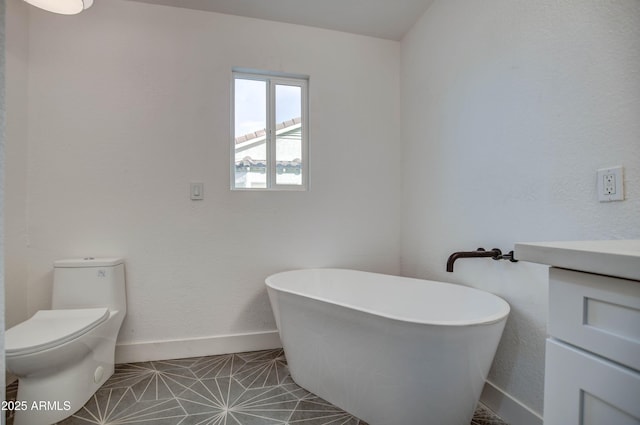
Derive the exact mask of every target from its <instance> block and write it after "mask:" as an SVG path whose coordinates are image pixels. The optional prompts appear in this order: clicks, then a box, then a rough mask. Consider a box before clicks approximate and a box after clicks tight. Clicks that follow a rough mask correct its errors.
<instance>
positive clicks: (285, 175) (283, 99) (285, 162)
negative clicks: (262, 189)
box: [276, 84, 302, 185]
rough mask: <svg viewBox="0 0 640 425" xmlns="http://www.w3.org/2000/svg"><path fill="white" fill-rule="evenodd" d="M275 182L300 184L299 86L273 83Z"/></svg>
mask: <svg viewBox="0 0 640 425" xmlns="http://www.w3.org/2000/svg"><path fill="white" fill-rule="evenodd" d="M276 184H292V185H302V89H301V88H300V87H298V86H286V85H280V84H278V85H276Z"/></svg>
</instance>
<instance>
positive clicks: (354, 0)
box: [133, 0, 433, 41]
mask: <svg viewBox="0 0 640 425" xmlns="http://www.w3.org/2000/svg"><path fill="white" fill-rule="evenodd" d="M133 1H138V2H142V3H152V4H160V5H165V6H173V7H183V8H187V9H196V10H206V11H210V12H218V13H225V14H228V15H238V16H246V17H249V18H257V19H266V20H269V21H278V22H287V23H290V24H298V25H307V26H311V27H318V28H325V29H330V30H336V31H344V32H350V33H354V34H361V35H367V36H371V37H378V38H385V39H389V40H397V41H400V40H401V39H402V37H404V35H405V34H406V33H407V32H408V31H409V29H410V28H411V27H412V26H413V24H414V23H415V22H416V21H417V20H418V18H420V16H422V14H423V13H424V11H425V10H427V8H428V7H429V6H430V5H431V3H432V2H433V0H133Z"/></svg>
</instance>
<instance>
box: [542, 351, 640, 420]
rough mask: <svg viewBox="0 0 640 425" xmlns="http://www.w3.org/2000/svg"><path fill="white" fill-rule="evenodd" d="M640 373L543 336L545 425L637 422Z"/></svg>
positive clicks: (638, 418)
mask: <svg viewBox="0 0 640 425" xmlns="http://www.w3.org/2000/svg"><path fill="white" fill-rule="evenodd" d="M639 401H640V373H638V372H636V371H633V370H631V369H628V368H626V367H624V366H620V365H618V364H615V363H612V362H610V361H607V360H605V359H603V358H601V357H598V356H595V355H593V354H589V353H586V352H584V351H582V350H578V349H576V348H574V347H572V346H570V345H568V344H564V343H563V342H560V341H556V340H554V339H551V338H550V339H547V346H546V370H545V387H544V424H545V425H640V403H639Z"/></svg>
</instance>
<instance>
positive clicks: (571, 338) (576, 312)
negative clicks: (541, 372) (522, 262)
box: [548, 268, 640, 400]
mask: <svg viewBox="0 0 640 425" xmlns="http://www.w3.org/2000/svg"><path fill="white" fill-rule="evenodd" d="M548 332H549V335H550V336H552V337H554V338H556V339H561V340H563V341H566V342H568V343H570V344H573V345H575V346H577V347H581V348H584V349H585V350H587V351H591V352H592V353H595V354H598V355H600V356H602V357H605V358H608V359H611V360H613V361H615V362H618V363H620V364H623V365H625V366H628V367H630V368H632V369H635V370H637V371H640V282H638V281H633V280H626V279H618V278H615V277H609V276H600V275H595V274H590V273H581V272H576V271H570V270H563V269H558V268H551V269H550V270H549V326H548ZM639 400H640V398H639Z"/></svg>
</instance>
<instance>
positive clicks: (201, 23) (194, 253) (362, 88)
mask: <svg viewBox="0 0 640 425" xmlns="http://www.w3.org/2000/svg"><path fill="white" fill-rule="evenodd" d="M29 17H30V26H29V28H30V29H29V64H28V65H29V75H28V100H29V102H28V116H29V121H28V136H29V144H28V161H29V167H28V189H29V190H28V199H27V205H28V211H29V215H28V227H29V247H28V281H27V285H28V294H29V297H28V304H29V306H28V310H29V313H33V312H35V311H36V310H37V309H41V308H47V307H48V306H49V299H50V294H51V280H52V274H51V267H52V263H53V261H54V260H56V259H59V258H65V257H77V256H88V255H91V256H114V255H121V256H124V257H125V258H126V270H127V273H126V276H127V296H128V305H129V311H128V315H127V318H126V320H125V322H124V325H123V328H122V330H121V332H120V339H119V343H120V344H121V349H122V347H126V349H127V350H126V353H127V355H126V356H120V357H119V359H120V360H131V359H137V360H139V359H140V357H141V356H144V355H149V356H157V357H162V356H164V355H172V356H187V355H194V354H197V350H198V349H197V347H200V348H202V347H203V346H202V344H201V343H202V342H203V340H204V341H205V342H207V341H209V342H211V344H210V345H208V346H207V347H206V350H207V351H209V353H211V351H212V349H211V347H212V346H213V345H215V347H216V348H215V350H218V349H219V350H222V351H225V350H230V351H234V350H238V346H231V345H224V343H223V344H218V345H216V344H214V342H215V341H214V340H215V338H216V337H225V336H228V335H241V334H245V333H260V332H268V333H270V334H271V335H276V334H275V333H274V332H273V331H274V330H275V323H274V320H273V317H272V313H271V309H270V306H269V302H268V298H267V295H266V290H265V288H264V278H265V277H266V276H268V275H269V274H271V273H274V272H277V271H282V270H286V269H295V268H303V267H353V268H359V269H365V270H371V271H379V272H387V273H398V272H399V249H400V221H399V219H400V197H401V193H400V190H399V188H400V185H401V175H400V171H399V170H400V155H401V154H400V141H399V137H398V135H399V133H400V115H399V110H400V99H399V92H400V82H399V70H400V44H399V43H397V42H391V41H384V40H379V39H374V38H368V37H362V36H355V35H351V34H346V33H340V32H335V31H325V30H320V29H314V28H307V27H302V26H295V25H289V24H282V23H274V22H266V21H260V20H255V19H248V18H241V17H236V16H227V15H221V14H215V13H208V12H202V11H194V10H186V9H178V8H171V7H165V6H154V5H149V4H142V3H137V2H127V1H118V0H109V1H100V2H95V4H94V5H93V6H92V7H91V9H89V10H87V11H86V12H84V13H82V14H81V15H77V16H73V17H64V16H56V15H53V14H48V13H46V12H43V11H40V10H37V9H35V8H31V9H30V11H29ZM234 66H239V67H247V68H257V69H267V70H273V71H284V72H290V73H297V74H307V75H309V76H310V99H311V103H310V111H311V112H310V113H311V116H310V157H311V159H310V189H309V191H307V192H271V193H265V192H231V191H230V190H229V158H230V154H229V144H230V137H231V136H230V129H229V127H230V125H229V121H230V112H229V109H230V86H231V69H232V67H234ZM194 181H195V182H198V181H200V182H204V194H205V200H204V201H198V202H194V201H191V200H190V199H189V182H194ZM275 338H276V340H277V336H275ZM183 340H187V342H186V343H182V341H183ZM188 341H191V342H192V343H193V344H194V345H190V343H189V342H188ZM270 341H272V342H273V340H270ZM157 342H159V343H157ZM163 342H165V343H169V344H172V343H173V345H172V347H173V348H174V349H175V350H177V351H172V352H169V351H162V350H161V349H159V348H158V347H162V346H163V345H162V344H163ZM223 342H224V341H223ZM142 343H149V344H146V345H145V344H142ZM138 344H142V345H141V347H146V348H145V349H144V350H142V349H141V351H136V347H137V346H138ZM205 345H206V344H205ZM194 346H197V347H196V348H194ZM242 347H245V348H246V346H244V345H241V346H240V348H242ZM167 353H169V354H167Z"/></svg>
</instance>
